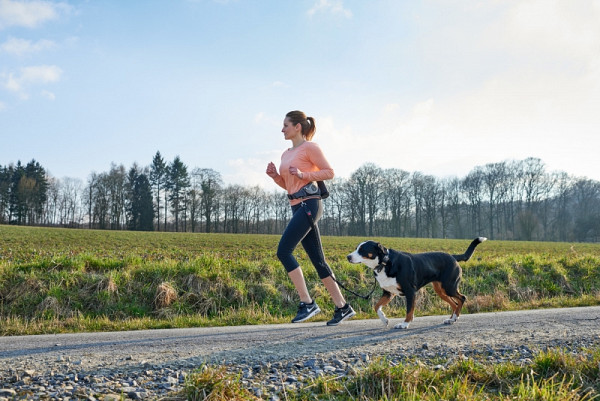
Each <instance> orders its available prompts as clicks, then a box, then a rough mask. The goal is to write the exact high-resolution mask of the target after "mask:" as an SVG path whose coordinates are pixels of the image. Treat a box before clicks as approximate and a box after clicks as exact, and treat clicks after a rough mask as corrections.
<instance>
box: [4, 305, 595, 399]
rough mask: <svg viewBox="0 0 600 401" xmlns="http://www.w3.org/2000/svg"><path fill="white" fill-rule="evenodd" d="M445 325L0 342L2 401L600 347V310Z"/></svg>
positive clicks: (147, 393) (467, 318) (257, 383)
mask: <svg viewBox="0 0 600 401" xmlns="http://www.w3.org/2000/svg"><path fill="white" fill-rule="evenodd" d="M444 318H446V317H445V316H432V317H417V318H416V319H415V321H414V322H413V323H412V324H411V326H410V328H409V329H408V330H395V329H393V328H384V327H383V324H382V323H381V322H380V321H379V320H378V319H371V320H350V321H347V322H344V323H343V324H341V325H339V326H337V327H327V326H326V325H325V323H324V322H316V323H301V324H280V325H260V326H239V327H220V328H191V329H170V330H143V331H130V332H111V333H82V334H61V335H40V336H15V337H0V400H3V399H13V398H20V397H22V396H24V395H27V396H28V397H31V398H38V399H43V398H44V397H49V398H52V399H72V398H83V399H89V400H93V399H111V397H113V398H114V399H118V397H121V396H124V397H125V398H131V399H147V398H161V397H168V396H169V394H171V395H172V394H174V393H175V392H177V391H178V390H180V389H181V388H182V385H183V382H184V380H185V377H186V375H187V374H188V373H189V372H190V371H191V370H193V369H194V368H196V367H198V366H200V365H201V364H203V363H209V364H218V365H226V366H228V368H229V369H230V370H232V371H238V372H240V373H241V374H242V377H243V380H244V383H245V384H247V385H248V387H249V388H250V389H252V391H254V392H255V394H256V395H258V396H260V397H262V398H266V399H278V396H277V394H278V392H280V391H281V390H282V389H283V387H284V386H289V387H294V386H296V387H297V386H301V385H302V384H303V383H305V382H307V381H308V380H311V379H312V378H314V377H316V376H319V375H322V374H327V373H333V374H339V375H344V374H348V373H349V372H350V371H352V369H356V368H360V367H361V366H364V365H365V364H367V363H368V362H369V361H370V360H372V359H373V358H374V357H377V356H387V357H388V358H391V359H392V360H395V359H397V360H403V359H406V358H414V357H415V356H416V357H418V358H422V359H423V360H424V361H425V362H426V361H427V360H428V359H430V360H433V359H434V358H436V359H439V358H440V357H441V358H446V359H450V360H451V359H453V358H457V357H465V355H466V356H468V355H473V354H479V355H481V354H483V353H487V354H486V355H488V356H489V358H488V359H492V360H494V361H504V360H515V359H516V360H527V358H528V356H530V355H531V354H532V353H533V352H535V351H536V350H539V349H544V348H545V347H563V348H567V349H573V350H574V352H575V351H576V350H577V349H578V348H579V347H583V346H586V347H588V346H594V345H599V344H600V307H583V308H566V309H547V310H531V311H518V312H502V313H481V314H473V315H463V316H462V317H461V319H460V320H459V321H458V322H457V323H456V324H454V325H452V326H447V325H443V324H442V321H443V319H444ZM398 321H400V320H399V319H391V322H390V327H393V324H395V323H397V322H398Z"/></svg>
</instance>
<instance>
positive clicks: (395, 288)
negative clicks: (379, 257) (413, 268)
mask: <svg viewBox="0 0 600 401" xmlns="http://www.w3.org/2000/svg"><path fill="white" fill-rule="evenodd" d="M377 281H378V282H379V285H380V286H381V288H382V289H384V290H386V291H388V292H390V293H392V294H394V295H404V293H403V292H402V291H401V290H400V289H399V285H398V282H397V281H396V277H388V276H387V275H386V274H385V272H384V271H382V272H381V273H377Z"/></svg>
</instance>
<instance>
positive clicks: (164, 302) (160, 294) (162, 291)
mask: <svg viewBox="0 0 600 401" xmlns="http://www.w3.org/2000/svg"><path fill="white" fill-rule="evenodd" d="M175 301H177V291H175V288H173V286H172V285H171V284H170V283H167V282H164V281H163V282H162V283H160V284H159V285H158V287H156V294H155V296H154V307H155V309H157V310H160V309H163V308H167V307H169V306H171V305H172V304H173V303H174V302H175Z"/></svg>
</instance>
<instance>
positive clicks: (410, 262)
mask: <svg viewBox="0 0 600 401" xmlns="http://www.w3.org/2000/svg"><path fill="white" fill-rule="evenodd" d="M486 239H487V238H485V237H479V238H475V239H474V240H473V242H471V245H469V247H468V248H467V251H466V252H465V253H464V254H462V255H450V254H448V253H445V252H426V253H417V254H411V253H407V252H399V251H395V250H393V249H387V248H386V247H384V246H383V245H381V244H380V243H378V242H375V241H366V242H363V243H361V244H359V245H358V247H357V248H356V250H355V251H354V252H352V253H351V254H349V255H348V261H349V262H350V263H364V264H365V265H366V266H368V267H369V268H371V269H373V271H374V272H375V276H376V277H377V281H378V282H379V285H380V286H381V288H382V289H383V295H382V296H381V299H380V300H379V301H378V302H377V304H376V305H375V311H376V312H377V315H379V318H380V319H381V321H382V322H383V323H384V324H385V325H386V327H387V325H388V323H389V320H388V319H387V318H386V316H385V314H384V313H383V311H382V310H381V308H382V307H384V306H385V305H387V304H389V303H390V301H391V300H392V298H394V296H396V295H404V296H405V297H406V319H405V320H404V322H402V323H398V324H397V325H396V326H394V327H395V328H396V329H407V328H408V326H409V324H410V322H412V320H413V316H414V312H415V297H416V295H417V291H419V289H420V288H421V287H423V286H425V285H427V284H429V283H433V289H434V290H435V292H436V293H437V294H438V295H439V296H440V298H442V299H443V300H444V301H446V302H448V304H450V307H451V308H452V316H451V317H450V318H449V319H446V320H445V321H444V323H445V324H452V323H454V322H456V320H457V319H458V317H459V316H460V311H461V309H462V307H463V304H464V303H465V301H466V300H467V298H466V297H465V296H464V295H463V294H461V293H460V292H459V291H458V285H459V283H460V279H461V276H462V269H461V268H460V266H459V265H458V262H466V261H467V260H469V258H470V257H471V255H473V252H474V251H475V247H476V246H477V245H479V244H481V243H482V242H483V241H485V240H486Z"/></svg>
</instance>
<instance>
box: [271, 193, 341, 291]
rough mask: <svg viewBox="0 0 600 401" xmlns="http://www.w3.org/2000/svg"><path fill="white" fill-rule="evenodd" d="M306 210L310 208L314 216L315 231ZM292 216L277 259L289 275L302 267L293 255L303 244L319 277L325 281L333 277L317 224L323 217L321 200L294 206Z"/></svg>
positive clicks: (311, 200)
mask: <svg viewBox="0 0 600 401" xmlns="http://www.w3.org/2000/svg"><path fill="white" fill-rule="evenodd" d="M304 208H308V210H310V212H311V214H312V218H313V219H314V222H315V224H314V229H313V227H312V225H311V224H310V220H309V216H308V215H307V214H306V210H304ZM292 214H293V215H292V218H291V220H290V222H289V223H288V225H287V227H286V228H285V230H284V232H283V235H282V236H281V240H280V241H279V247H278V248H277V257H278V258H279V260H280V261H281V263H283V266H284V267H285V270H286V271H287V272H288V273H289V272H291V271H292V270H295V269H297V268H298V267H299V266H300V265H299V264H298V261H297V260H296V258H295V257H294V255H293V254H292V253H293V252H294V249H296V246H298V243H300V242H302V247H303V248H304V250H305V251H306V253H307V254H308V257H309V258H310V261H311V262H312V264H313V265H314V266H315V269H317V273H318V274H319V277H320V278H321V279H324V278H327V277H329V276H331V269H330V268H329V265H328V264H327V262H325V255H324V254H323V246H322V245H321V237H320V233H319V227H318V226H317V222H318V221H319V219H320V218H321V216H323V203H322V202H321V200H320V199H307V200H305V201H304V206H302V203H300V204H298V205H294V206H292Z"/></svg>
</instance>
